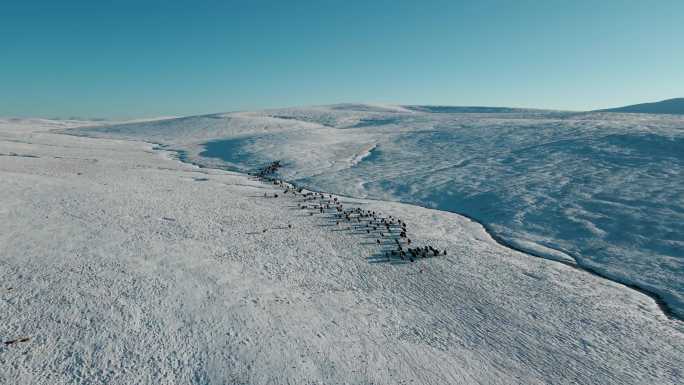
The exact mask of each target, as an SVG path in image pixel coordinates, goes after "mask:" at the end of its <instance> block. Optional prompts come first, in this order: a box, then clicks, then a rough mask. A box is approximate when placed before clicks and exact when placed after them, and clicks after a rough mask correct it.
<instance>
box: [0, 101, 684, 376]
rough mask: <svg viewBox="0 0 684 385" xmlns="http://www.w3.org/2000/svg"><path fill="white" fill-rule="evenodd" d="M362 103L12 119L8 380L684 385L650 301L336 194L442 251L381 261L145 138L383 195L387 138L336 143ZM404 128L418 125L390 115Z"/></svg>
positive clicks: (5, 130)
mask: <svg viewBox="0 0 684 385" xmlns="http://www.w3.org/2000/svg"><path fill="white" fill-rule="evenodd" d="M360 108H361V106H358V107H355V109H354V110H351V111H348V109H342V110H340V111H341V112H339V111H338V112H336V113H330V114H328V113H327V112H326V110H325V109H323V112H322V113H321V114H320V116H319V115H316V114H313V113H311V112H310V111H309V110H307V111H309V112H307V113H306V119H301V120H300V119H294V118H288V119H285V118H282V117H280V118H276V117H271V116H265V114H264V113H236V114H227V115H217V116H209V117H196V118H184V119H175V120H166V121H157V122H146V123H139V122H138V123H134V124H133V123H132V124H128V125H118V126H114V127H104V126H103V127H100V128H92V127H91V128H88V129H83V130H79V131H78V132H76V133H78V134H81V135H82V134H87V135H93V136H97V135H100V136H109V137H114V136H117V137H119V138H121V139H134V140H133V141H129V140H118V139H103V138H85V137H77V136H73V135H65V134H64V129H67V128H72V127H73V126H77V125H83V124H87V123H80V122H54V121H42V120H36V121H27V120H2V121H0V180H2V183H0V200H1V203H2V205H1V206H0V218H1V219H2V220H1V221H0V274H2V277H3V281H2V284H1V285H2V286H0V311H1V312H2V314H3V315H2V322H0V336H1V337H2V338H3V341H2V342H3V344H2V346H0V367H2V370H1V371H0V383H3V384H4V383H7V384H14V383H16V384H72V383H74V384H75V383H88V384H130V383H155V384H175V383H192V384H242V383H244V384H274V383H278V384H280V383H290V384H302V383H316V384H338V383H339V384H342V383H355V384H356V383H359V384H360V383H364V384H365V383H368V384H370V383H372V384H395V383H422V384H446V383H449V384H459V383H461V384H473V383H488V384H511V383H521V384H523V383H524V384H535V383H538V384H545V383H597V384H610V383H614V384H626V383H633V384H637V383H653V384H655V383H657V384H677V383H681V382H682V380H683V376H684V372H683V369H682V368H684V334H683V332H684V330H683V328H682V323H681V321H678V320H676V319H671V318H668V317H666V316H665V315H664V314H663V313H662V311H661V310H660V308H659V307H658V306H657V304H656V303H655V302H654V300H653V299H652V298H650V297H648V296H646V295H644V294H641V293H639V292H637V291H634V290H631V289H629V288H627V287H625V286H623V285H621V284H618V283H614V282H611V281H609V280H606V279H602V278H599V277H596V276H595V275H592V274H589V273H587V272H584V271H581V270H578V269H575V268H572V267H571V266H567V265H564V264H559V263H557V262H554V261H550V260H546V259H541V258H535V257H531V256H530V255H527V254H523V253H521V252H518V251H515V250H512V249H510V248H506V247H504V246H502V245H500V244H498V243H497V242H495V241H494V240H493V239H492V238H491V237H490V236H489V234H488V233H487V232H486V231H485V229H484V228H483V227H482V226H480V225H479V224H478V223H477V222H474V221H471V220H469V219H467V218H465V217H463V216H460V215H457V214H454V213H450V212H446V211H438V210H432V209H428V208H422V207H419V206H415V205H410V204H404V203H398V202H390V201H382V200H369V199H355V198H346V197H340V199H341V200H342V201H344V202H345V204H347V205H350V206H358V207H363V208H365V209H369V210H370V209H372V210H377V211H380V212H383V213H386V214H387V215H393V216H395V217H401V218H403V219H404V220H406V221H407V222H408V223H409V224H410V228H411V234H410V235H411V237H412V238H413V239H414V240H415V242H416V243H429V244H433V245H435V246H437V247H438V248H440V249H447V250H449V254H448V255H447V256H440V257H438V258H430V259H421V260H418V261H416V262H414V263H382V262H377V261H376V259H375V258H374V256H376V255H377V254H378V252H379V251H380V250H379V249H380V248H381V247H382V246H378V245H377V244H375V243H374V242H369V239H367V238H366V236H364V235H363V234H357V233H356V232H355V231H352V230H348V229H345V228H343V227H338V226H336V225H334V224H333V223H331V220H330V218H329V217H328V216H326V215H318V214H316V215H312V214H309V215H307V214H306V213H305V212H303V211H302V210H300V209H299V204H300V203H301V202H299V201H298V198H295V197H291V196H288V195H281V196H279V197H278V198H274V195H275V194H276V193H281V190H280V189H278V188H276V187H274V186H273V185H271V184H265V183H263V182H260V181H258V180H255V179H254V178H250V177H248V176H246V175H244V174H241V173H236V172H232V171H226V170H221V169H215V168H208V167H204V168H199V167H197V166H193V165H191V164H188V163H183V162H179V161H178V160H177V159H175V157H176V152H172V151H167V150H165V149H164V148H162V147H160V146H158V145H155V144H150V143H143V142H141V140H146V141H148V142H154V143H159V144H164V145H165V146H168V148H171V149H174V150H183V151H184V152H183V153H182V156H183V157H184V158H186V159H188V160H191V161H193V162H203V163H204V166H225V165H226V162H225V160H223V159H219V158H211V157H206V156H204V157H203V156H200V154H201V153H202V152H204V151H207V148H205V146H204V144H205V143H206V142H207V141H211V140H218V139H225V138H235V139H240V140H246V141H247V143H248V145H247V146H243V145H240V146H238V147H236V148H239V149H241V150H240V151H246V153H245V154H244V155H245V156H241V157H240V159H239V160H240V162H243V161H244V162H245V163H244V164H245V165H246V166H248V167H251V166H250V162H253V163H254V164H258V163H261V162H262V161H264V160H266V159H268V158H272V159H283V160H284V161H285V162H286V164H285V167H284V168H283V174H284V176H285V177H286V178H288V179H291V180H298V181H303V182H306V183H307V184H310V185H312V186H314V187H316V186H321V187H325V186H327V187H331V188H332V187H334V188H335V191H336V192H337V191H339V192H341V193H351V194H355V195H356V194H358V195H363V194H368V195H371V193H372V192H373V191H376V190H373V189H371V186H372V184H368V185H364V184H362V183H359V181H360V180H361V179H362V178H361V177H359V176H358V175H372V174H373V168H374V167H380V166H378V162H381V159H382V157H383V156H384V155H383V154H387V151H391V148H390V147H389V144H387V143H385V142H383V141H381V140H380V139H381V137H383V136H386V135H387V134H386V133H383V132H382V130H383V128H382V127H380V126H364V127H366V128H364V129H363V130H361V129H357V131H349V133H340V132H342V131H344V130H341V129H339V128H332V127H328V126H329V125H335V124H349V125H351V126H353V125H357V124H359V122H360V120H359V119H358V116H359V114H360V113H359V111H358V110H359V109H360ZM278 113H279V114H283V113H284V112H283V111H279V112H278ZM368 113H370V114H376V112H375V110H372V111H370V112H368ZM395 113H397V114H402V116H403V115H406V116H410V115H412V114H413V113H412V112H410V111H409V112H406V111H402V110H401V109H400V110H398V111H396V112H395V110H394V109H393V108H390V107H388V108H384V111H382V112H379V114H380V115H382V116H383V119H389V118H388V117H387V116H386V115H387V114H395ZM525 113H527V112H525ZM296 114H298V112H297V110H291V111H289V112H287V115H285V116H288V117H290V116H295V115H296ZM364 116H365V115H364ZM364 119H370V118H369V117H364ZM307 121H308V122H307ZM312 122H313V123H312ZM317 122H323V123H326V124H327V125H328V126H324V125H322V124H321V123H317ZM388 124H391V123H388ZM430 124H432V123H430ZM673 125H676V122H675V123H673ZM378 127H380V128H378ZM385 129H386V130H387V131H392V132H400V131H401V129H400V128H396V127H393V128H392V127H385ZM349 130H355V129H352V128H350V129H349ZM374 130H377V131H374ZM673 131H675V130H674V129H673ZM67 132H70V133H74V132H73V131H67ZM673 135H674V134H673ZM284 139H286V141H285V142H284V141H283V140H284ZM136 140H137V141H136ZM307 141H311V142H312V143H317V145H315V146H311V145H310V144H309V145H306V144H305V142H307ZM402 143H403V142H397V146H404V144H402ZM406 145H407V146H408V144H406ZM250 146H252V147H250ZM222 148H225V147H222ZM397 148H406V151H407V152H409V151H418V152H420V147H418V150H416V148H413V149H412V148H411V147H397ZM256 154H262V155H260V156H259V157H257V155H256ZM205 155H206V154H205ZM417 155H418V154H417ZM451 161H452V160H448V161H447V160H442V162H443V163H444V164H442V166H444V167H447V169H449V168H448V166H449V164H448V163H449V162H451ZM463 161H465V160H463ZM389 163H391V162H389ZM406 164H407V163H406V162H403V163H402V162H397V164H394V165H393V164H384V165H383V166H382V167H387V174H386V175H388V176H392V175H394V173H397V172H398V171H399V170H400V169H401V168H402V167H403V168H406V167H407V166H406ZM436 164H441V163H439V162H437V163H436ZM470 164H477V162H474V161H471V162H470ZM235 166H241V164H236V165H235ZM419 167H426V166H420V165H419ZM430 167H431V168H432V167H434V165H432V166H430ZM456 168H458V167H456ZM353 169H360V170H365V171H363V173H366V174H361V173H359V174H356V175H355V174H354V173H352V172H350V171H348V170H353ZM331 170H332V171H331ZM407 170H408V171H412V170H413V171H415V170H416V168H415V167H413V168H407ZM481 170H484V168H482V169H481ZM333 173H336V175H338V178H332V179H329V178H331V175H333ZM357 178H358V179H357ZM396 178H399V176H396ZM386 179H387V180H389V178H386ZM492 179H493V180H496V178H494V177H492ZM672 179H675V178H671V179H668V180H663V183H672V184H673V185H674V184H676V183H677V182H676V181H673V180H672ZM420 183H421V184H425V183H426V181H421V182H420ZM427 183H437V181H436V180H432V181H427ZM482 183H484V182H482ZM675 187H676V186H675ZM396 190H397V191H398V190H400V189H396ZM511 190H512V191H514V188H513V187H512V186H511ZM675 190H676V189H675ZM377 191H380V190H377ZM382 191H383V194H385V192H386V194H387V196H388V197H391V198H396V197H397V196H398V195H395V194H398V193H397V191H395V190H392V189H383V190H382ZM264 194H266V196H267V197H264ZM378 194H379V192H378ZM383 196H384V195H383ZM416 196H418V197H420V195H416ZM399 198H401V197H400V196H399ZM402 199H403V198H402ZM289 225H291V227H290V226H289Z"/></svg>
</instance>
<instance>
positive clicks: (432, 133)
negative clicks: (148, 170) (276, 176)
mask: <svg viewBox="0 0 684 385" xmlns="http://www.w3.org/2000/svg"><path fill="white" fill-rule="evenodd" d="M85 132H87V133H88V135H104V136H115V137H126V138H133V139H144V140H150V141H154V142H158V143H163V144H166V145H169V146H170V147H172V148H174V149H178V150H183V154H184V157H185V158H187V159H189V160H191V161H193V162H195V163H198V164H203V165H206V166H213V167H221V166H224V167H225V166H230V167H233V168H237V169H243V170H247V169H251V168H252V169H253V168H254V167H257V166H259V165H262V164H264V163H266V162H269V161H272V160H282V161H283V162H284V163H285V165H286V167H284V168H283V169H282V176H283V177H284V178H286V179H288V180H291V181H295V182H298V183H301V184H304V185H307V186H310V187H312V188H316V189H319V190H323V191H333V192H337V193H340V194H344V195H349V196H356V197H370V198H376V199H383V200H394V201H402V202H410V203H416V204H420V205H423V206H426V207H434V208H438V209H442V210H448V211H453V212H460V213H464V214H466V215H468V216H470V217H473V218H475V219H477V220H478V221H480V222H481V223H483V224H484V225H485V226H487V227H488V229H489V230H490V231H491V232H492V234H494V235H495V236H496V237H497V238H499V239H501V240H502V241H504V242H506V243H507V244H509V245H511V246H513V247H516V248H519V249H522V250H526V251H528V252H530V253H532V254H535V255H539V256H543V257H546V258H551V259H556V260H561V261H565V262H570V263H578V264H579V265H581V266H582V267H584V268H587V269H591V270H593V271H596V272H599V273H600V274H602V275H604V276H607V277H610V278H611V279H615V280H617V281H619V282H623V283H626V284H631V285H636V286H638V287H640V288H642V289H644V290H647V291H649V292H652V293H655V295H657V296H659V297H661V298H662V300H663V301H664V302H665V303H666V305H667V308H669V310H671V311H672V312H673V313H674V314H676V315H677V316H678V317H680V318H682V317H684V117H681V116H663V115H660V116H659V115H644V114H616V113H568V112H557V111H539V110H520V109H506V108H482V107H439V106H405V107H401V106H395V107H389V106H373V105H352V104H345V105H335V106H321V107H310V108H290V109H280V110H268V111H260V112H242V113H232V114H219V115H210V116H200V117H189V118H184V119H176V120H169V121H161V122H152V123H144V124H130V125H124V126H115V127H102V128H98V129H95V130H88V131H85ZM207 142H208V143H207Z"/></svg>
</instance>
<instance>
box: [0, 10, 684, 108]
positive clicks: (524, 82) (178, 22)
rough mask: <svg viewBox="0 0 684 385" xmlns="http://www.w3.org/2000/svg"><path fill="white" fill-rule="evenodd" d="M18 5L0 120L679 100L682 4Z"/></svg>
mask: <svg viewBox="0 0 684 385" xmlns="http://www.w3.org/2000/svg"><path fill="white" fill-rule="evenodd" d="M105 3H110V2H103V1H102V2H101V1H44V2H39V1H30V0H25V1H18V0H14V1H12V0H8V1H7V2H5V3H4V4H3V6H2V10H1V11H0V116H46V117H69V116H81V117H104V118H131V117H149V116H159V115H190V114H201V113H211V112H221V111H233V110H246V109H257V108H267V107H285V106H296V105H310V104H328V103H338V102H385V103H400V104H446V105H487V106H512V107H539V108H559V109H577V110H581V109H593V108H603V107H612V106H619V105H624V104H632V103H638V102H644V101H655V100H661V99H666V98H670V97H681V96H684V1H681V0H663V1H652V2H651V1H629V0H622V1H618V0H615V1H611V0H604V1H553V0H550V1H542V0H539V1H524V0H523V1H487V0H485V1H472V2H460V1H455V0H454V1H325V0H319V1H297V2H295V1H192V2H191V1H187V2H186V1H174V0H169V1H125V0H124V1H112V2H111V3H113V4H105Z"/></svg>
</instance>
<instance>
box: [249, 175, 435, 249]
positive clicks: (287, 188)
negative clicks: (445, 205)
mask: <svg viewBox="0 0 684 385" xmlns="http://www.w3.org/2000/svg"><path fill="white" fill-rule="evenodd" d="M281 167H282V165H281V163H280V161H275V162H272V163H270V164H269V165H267V166H266V167H263V168H261V169H259V170H258V171H256V172H254V173H252V175H253V176H255V177H257V178H259V179H261V180H264V181H267V182H269V183H273V185H276V186H279V187H281V188H283V194H284V195H287V194H291V195H293V196H295V197H299V198H301V199H300V201H299V204H298V207H299V208H300V209H302V210H308V212H309V215H311V216H313V215H314V214H317V213H318V214H326V213H327V214H330V213H332V214H333V215H332V216H331V218H332V220H333V221H334V222H335V225H336V226H346V227H347V228H348V229H350V230H351V229H352V227H353V228H354V229H355V230H357V231H361V232H365V233H366V234H368V236H372V237H375V238H376V239H375V243H377V244H378V245H380V246H383V250H382V253H383V255H384V256H385V258H386V260H387V262H390V261H391V260H392V259H393V258H394V259H396V258H399V259H401V260H402V261H411V262H414V261H415V260H416V259H419V258H429V257H437V256H439V255H446V254H447V251H446V250H443V251H440V250H438V249H436V248H434V247H432V246H429V245H428V246H423V247H418V246H415V243H413V245H412V241H411V239H410V238H409V237H408V231H407V224H406V222H405V221H402V220H401V219H399V218H395V217H392V216H391V215H390V216H385V215H382V213H380V212H377V211H372V210H364V209H361V208H359V207H350V208H345V206H344V205H343V204H342V202H341V201H340V200H339V199H338V198H337V197H333V196H332V194H324V193H320V192H314V191H305V190H304V189H303V188H301V187H296V186H295V185H293V184H291V183H288V182H284V181H282V180H279V179H277V178H275V177H273V175H274V174H275V173H276V172H277V171H278V169H279V168H281ZM264 196H266V197H267V196H268V194H264ZM273 197H274V198H277V197H278V194H273Z"/></svg>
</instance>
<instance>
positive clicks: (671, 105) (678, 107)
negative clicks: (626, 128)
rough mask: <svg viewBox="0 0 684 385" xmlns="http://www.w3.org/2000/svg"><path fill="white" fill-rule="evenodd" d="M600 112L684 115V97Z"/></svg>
mask: <svg viewBox="0 0 684 385" xmlns="http://www.w3.org/2000/svg"><path fill="white" fill-rule="evenodd" d="M597 111H598V112H632V113H641V114H676V115H684V98H674V99H666V100H662V101H659V102H653V103H640V104H632V105H629V106H624V107H616V108H607V109H604V110H597Z"/></svg>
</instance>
